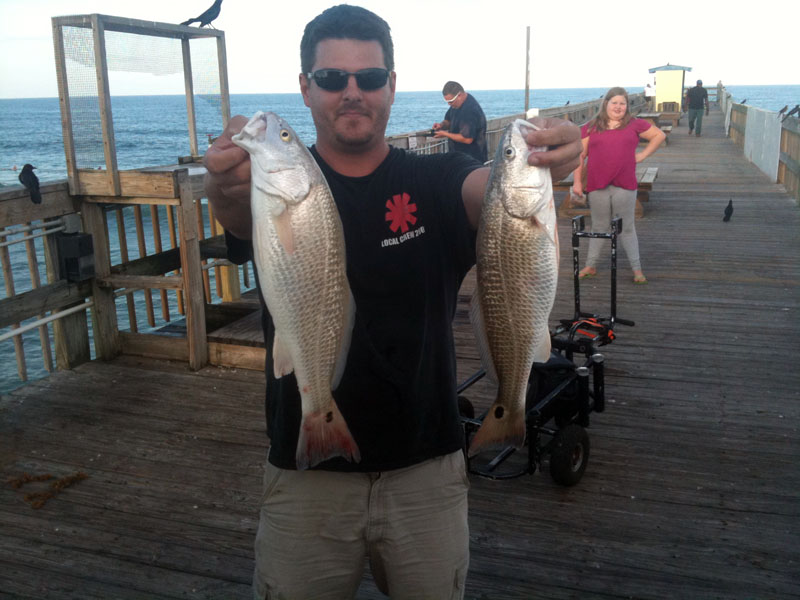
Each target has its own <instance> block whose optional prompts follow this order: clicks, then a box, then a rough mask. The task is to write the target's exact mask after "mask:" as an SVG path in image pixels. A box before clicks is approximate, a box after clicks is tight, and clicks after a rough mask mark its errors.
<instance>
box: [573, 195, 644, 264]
mask: <svg viewBox="0 0 800 600" xmlns="http://www.w3.org/2000/svg"><path fill="white" fill-rule="evenodd" d="M589 206H590V207H591V210H592V232H593V233H608V232H609V231H610V230H611V219H612V218H615V217H622V233H621V234H620V236H619V243H620V244H621V245H622V247H623V248H624V250H625V254H626V255H627V256H628V261H629V262H630V263H631V270H633V271H641V270H642V264H641V262H640V261H639V239H638V238H637V237H636V190H624V189H622V188H618V187H616V186H613V185H610V186H608V187H607V188H603V189H602V190H595V191H593V192H589ZM606 243H607V241H606V240H603V239H598V238H590V239H589V255H588V256H587V257H586V266H587V267H593V268H597V259H598V258H600V250H601V249H602V248H603V247H604V246H603V244H606Z"/></svg>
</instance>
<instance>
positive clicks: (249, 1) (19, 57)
mask: <svg viewBox="0 0 800 600" xmlns="http://www.w3.org/2000/svg"><path fill="white" fill-rule="evenodd" d="M211 1H212V0H200V1H197V0H133V1H131V0H124V1H123V0H0V98H32V97H55V96H57V95H58V92H57V86H56V76H55V67H54V59H53V42H52V29H51V22H50V18H51V17H53V16H62V15H71V14H90V13H102V14H107V15H114V16H119V17H128V18H134V19H144V20H149V21H161V22H165V23H179V22H180V21H183V20H185V19H187V18H189V17H194V16H197V15H198V14H199V13H201V12H202V11H203V10H205V9H206V8H208V6H209V5H210V4H211ZM352 3H353V4H358V5H361V6H364V7H366V8H369V9H370V10H373V11H374V12H376V13H377V14H379V15H380V16H381V17H383V18H384V19H386V21H387V22H388V23H389V25H390V26H391V28H392V34H393V38H394V43H395V63H396V64H395V68H396V71H397V84H398V90H399V91H420V90H440V89H441V87H442V85H443V84H444V82H445V81H447V80H449V79H454V80H457V81H459V82H461V83H462V84H463V85H464V87H465V88H467V90H470V89H473V90H487V89H522V88H524V86H525V29H526V26H530V28H531V79H530V81H531V87H532V88H534V89H536V88H575V87H611V86H614V85H623V86H629V87H642V86H644V85H645V83H646V82H647V81H648V77H649V74H648V69H649V68H651V67H657V66H661V65H665V64H667V63H670V64H673V65H682V66H688V67H692V72H691V74H690V75H689V76H688V77H687V79H688V80H691V81H694V80H695V79H697V78H701V79H703V80H704V81H705V82H706V84H708V85H713V84H715V83H716V82H717V81H718V80H722V82H723V83H725V84H728V85H768V84H800V68H799V67H798V65H797V56H798V52H797V49H798V46H797V25H796V23H797V11H796V6H795V2H792V1H790V0H781V1H778V0H759V1H758V2H756V3H749V6H750V7H752V8H751V9H750V10H749V11H748V10H745V9H742V8H738V7H734V6H733V5H734V3H731V2H728V1H726V2H716V1H714V2H710V1H709V2H704V1H703V0H696V1H695V2H692V3H688V4H686V3H684V4H680V3H678V4H675V3H672V4H669V3H667V4H665V3H663V2H648V3H645V2H641V3H637V2H608V1H587V0H570V1H569V2H558V1H555V0H553V1H551V2H547V3H545V2H538V3H537V2H536V1H535V0H527V1H525V2H522V1H519V0H511V1H509V0H497V1H491V2H490V1H489V0H457V1H456V0H403V1H400V2H386V1H385V0H384V1H382V2H379V1H374V0H362V1H360V2H355V1H354V2H352ZM279 5H280V8H276V7H277V6H279ZM331 5H332V2H331V1H330V0H327V1H319V0H290V1H289V2H274V1H273V2H267V1H264V0H224V1H223V4H222V12H221V14H220V16H219V18H218V19H217V20H216V21H215V22H214V25H215V26H216V27H217V28H218V29H221V30H223V31H224V32H225V40H226V48H227V55H228V77H229V82H230V91H231V93H234V94H236V93H268V92H297V91H298V86H297V74H298V72H299V71H300V66H299V62H300V59H299V45H300V37H301V35H302V31H303V27H304V26H305V24H306V23H307V22H308V21H309V20H310V19H312V18H313V17H314V16H316V15H317V14H319V13H320V12H321V11H322V10H324V9H325V8H327V7H328V6H331ZM144 87H145V88H147V87H149V86H148V85H145V86H144ZM155 87H157V86H155V85H154V86H153V87H151V89H142V86H139V87H135V88H134V89H133V91H128V90H116V89H112V93H121V94H123V93H139V94H147V93H160V92H161V90H158V89H155ZM176 93H182V90H181V89H179V90H178V91H177V92H176Z"/></svg>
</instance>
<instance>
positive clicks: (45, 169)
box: [0, 85, 800, 392]
mask: <svg viewBox="0 0 800 600" xmlns="http://www.w3.org/2000/svg"><path fill="white" fill-rule="evenodd" d="M728 90H729V91H730V92H731V93H732V94H733V99H734V101H736V102H741V101H742V100H744V99H747V104H749V105H751V106H757V107H760V108H765V109H767V110H774V111H777V110H779V109H780V108H782V107H783V106H785V105H789V106H790V107H793V106H794V105H795V104H797V103H800V85H792V86H730V87H729V88H728ZM605 91H606V89H605V88H570V89H550V90H533V91H532V92H531V96H530V101H529V102H530V106H535V107H538V108H549V107H554V106H562V105H564V104H566V103H567V102H571V103H572V104H576V103H579V102H586V101H589V100H593V99H596V98H598V97H600V96H601V95H603V94H604V93H605ZM628 91H629V92H631V93H635V92H640V91H642V89H641V88H630V89H629V90H628ZM472 93H473V95H474V96H475V98H476V99H477V100H478V102H480V104H481V106H482V107H483V109H484V112H485V113H486V116H487V117H488V118H490V119H491V118H495V117H502V116H506V115H510V114H515V113H521V112H523V110H524V108H525V92H524V90H493V91H485V90H478V91H474V92H472ZM78 102H79V101H78V100H75V99H73V108H77V103H78ZM80 102H84V103H86V104H87V105H89V106H90V107H92V105H94V109H95V112H96V102H97V100H96V99H93V98H84V99H83V100H80ZM195 107H196V114H197V135H198V138H199V146H200V152H201V153H202V152H203V151H204V149H205V148H206V147H207V141H206V136H207V135H209V134H210V135H214V136H216V135H218V134H219V133H220V122H221V119H220V116H219V108H218V104H217V103H216V102H215V101H214V99H213V98H212V99H208V98H205V97H197V98H196V100H195ZM446 109H447V105H446V104H445V102H444V101H443V99H442V96H441V93H440V92H438V91H433V92H399V93H398V94H397V95H396V98H395V103H394V106H393V107H392V114H391V118H390V120H389V124H388V127H387V134H388V135H394V134H399V133H405V132H409V131H416V130H420V129H425V128H428V127H430V126H431V125H432V124H433V123H434V122H436V121H440V120H441V119H442V117H443V116H444V113H445V111H446ZM257 110H271V111H274V112H277V113H278V114H280V115H281V116H282V117H284V118H285V119H286V120H287V121H289V123H291V124H292V126H293V127H294V129H295V130H296V131H297V133H298V135H300V137H301V138H302V139H303V140H304V141H305V142H306V143H307V144H312V143H313V142H314V138H315V134H314V127H313V123H312V121H311V117H310V114H309V112H308V109H307V108H306V106H305V105H304V104H303V100H302V97H301V96H300V94H234V95H232V96H231V112H232V114H243V115H246V116H249V115H252V114H253V113H255V112H256V111H257ZM112 114H113V118H114V132H115V136H116V148H117V160H118V164H119V167H120V168H121V169H134V168H141V167H147V166H153V165H165V164H174V163H175V162H177V158H178V157H179V156H185V155H188V154H189V135H188V133H187V129H188V128H187V123H186V104H185V100H184V98H183V96H117V97H113V99H112ZM73 119H75V121H74V126H75V129H76V131H79V132H80V135H79V136H78V137H79V140H78V142H80V143H79V144H78V145H79V150H80V151H81V157H82V158H81V161H85V162H81V161H79V164H78V166H79V167H81V168H86V167H97V166H100V165H102V164H104V159H103V156H102V146H101V140H102V134H101V130H100V124H99V122H98V121H97V120H96V119H94V120H93V119H91V118H89V119H83V120H82V119H80V118H76V117H73ZM86 141H88V145H87V144H86ZM93 142H94V143H93ZM26 162H30V163H32V164H34V165H35V166H36V167H37V171H36V172H37V175H38V176H39V179H40V181H43V182H47V181H55V180H60V179H65V178H66V175H67V174H66V165H65V159H64V149H63V142H62V137H61V113H60V108H59V102H58V99H57V98H35V99H13V100H7V99H0V187H2V186H4V185H17V184H18V179H17V176H18V173H19V171H17V170H14V166H16V167H17V168H21V166H22V165H23V164H25V163H26ZM126 218H127V219H128V221H127V229H128V240H129V246H130V247H129V253H130V258H131V259H133V258H137V257H138V252H137V250H136V247H135V246H136V244H135V239H136V237H135V231H134V230H133V229H132V228H133V219H132V218H131V217H130V216H127V217H126ZM144 218H145V222H148V221H149V210H145V211H144ZM161 219H162V223H164V222H165V221H166V218H165V217H164V216H163V214H162V217H161ZM163 227H165V226H162V229H163ZM109 229H111V230H112V231H115V230H116V223H115V222H114V218H113V217H111V216H110V218H109ZM207 234H210V232H207ZM112 237H113V236H112ZM162 238H163V239H164V240H165V245H166V240H168V239H169V238H168V234H167V232H166V230H162ZM36 244H37V249H38V251H39V253H40V254H41V247H42V244H41V241H37V243H36ZM9 250H10V254H11V262H12V265H13V268H14V279H15V283H16V292H17V293H19V292H22V291H25V290H26V289H29V288H30V284H29V283H28V284H27V287H26V283H25V282H27V281H28V276H27V270H28V266H27V260H26V258H25V251H24V246H23V245H22V244H17V245H14V246H11V247H10V248H9ZM150 251H151V252H152V248H151V249H150ZM118 257H119V249H118V248H112V260H113V262H117V261H118ZM39 263H40V265H43V264H44V260H43V258H42V257H41V255H40V257H39ZM0 277H2V275H1V274H0ZM158 296H159V295H158V293H154V294H153V298H154V303H155V306H156V313H157V314H158V313H159V312H160V311H159V302H158ZM2 297H5V286H4V285H2V286H0V298H2ZM123 302H124V301H123V300H118V303H119V304H118V305H119V306H122V304H123ZM136 303H137V312H139V309H140V308H141V305H142V304H143V303H144V300H143V296H142V294H141V293H138V294H137V297H136ZM173 309H174V302H173ZM124 313H126V311H125V310H120V311H119V318H120V326H121V328H125V327H127V315H126V314H124ZM142 314H143V313H142ZM139 322H140V330H146V328H147V324H146V321H145V320H144V319H143V318H142V317H141V316H140V317H139ZM161 323H163V322H159V323H158V324H161ZM6 331H7V329H3V330H0V333H5V332H6ZM24 340H25V341H24V343H25V345H26V348H30V349H32V351H31V352H29V353H27V354H28V355H29V361H28V375H29V378H31V379H33V378H37V377H42V376H44V375H45V374H46V372H45V370H44V367H43V365H42V363H41V359H39V358H38V356H37V355H38V354H39V352H38V345H39V340H38V332H37V331H31V332H29V333H28V334H26V335H25V336H24ZM18 385H19V381H18V380H17V378H16V367H15V360H14V348H13V342H12V341H11V340H7V341H5V342H0V392H3V391H7V390H9V389H13V388H14V387H16V386H18Z"/></svg>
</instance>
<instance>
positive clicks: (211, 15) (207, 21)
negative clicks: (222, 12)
mask: <svg viewBox="0 0 800 600" xmlns="http://www.w3.org/2000/svg"><path fill="white" fill-rule="evenodd" d="M221 5H222V0H214V4H212V5H211V6H210V7H209V8H208V9H207V10H206V11H205V12H204V13H202V14H201V15H200V16H199V17H195V18H194V19H188V20H186V21H184V22H183V23H181V25H191V24H192V23H200V25H199V26H200V27H205V26H206V25H210V26H211V27H214V26H213V25H211V21H213V20H214V19H216V18H217V17H218V16H219V9H220V6H221Z"/></svg>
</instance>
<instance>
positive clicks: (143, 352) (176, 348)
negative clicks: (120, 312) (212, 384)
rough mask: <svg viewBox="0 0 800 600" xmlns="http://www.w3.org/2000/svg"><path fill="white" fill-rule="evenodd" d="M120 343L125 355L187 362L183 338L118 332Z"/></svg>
mask: <svg viewBox="0 0 800 600" xmlns="http://www.w3.org/2000/svg"><path fill="white" fill-rule="evenodd" d="M119 336H120V343H121V348H122V351H123V352H124V353H125V354H129V355H133V356H146V357H148V358H159V359H164V360H180V361H184V362H188V361H189V349H188V346H187V342H186V338H185V337H170V336H164V335H156V334H152V333H129V332H126V331H120V333H119Z"/></svg>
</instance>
